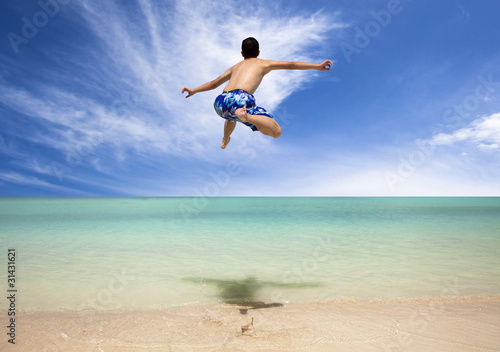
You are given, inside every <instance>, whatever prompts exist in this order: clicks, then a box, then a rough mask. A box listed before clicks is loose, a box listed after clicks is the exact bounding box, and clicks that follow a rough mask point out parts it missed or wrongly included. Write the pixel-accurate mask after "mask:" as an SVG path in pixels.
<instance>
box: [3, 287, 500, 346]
mask: <svg viewBox="0 0 500 352" xmlns="http://www.w3.org/2000/svg"><path fill="white" fill-rule="evenodd" d="M2 313H3V314H2V315H3V316H4V317H7V314H6V312H5V311H4V312H2ZM252 320H253V324H252ZM499 328H500V297H490V298H454V299H445V300H442V299H427V300H425V299H422V300H414V301H387V300H386V301H379V302H316V303H290V304H284V305H279V304H267V305H266V304H253V305H250V306H242V305H231V304H215V305H209V306H184V307H176V308H171V309H164V310H125V311H81V312H72V311H63V312H20V313H18V314H17V319H16V340H15V341H16V344H15V346H13V345H12V344H10V343H8V342H7V339H8V335H6V334H2V336H3V338H2V341H1V344H0V346H1V350H2V351H5V350H7V351H10V350H12V351H14V350H15V351H30V352H36V351H68V352H70V351H75V352H76V351H104V352H111V351H120V352H123V351H148V352H152V351H207V352H208V351H310V352H323V351H499V350H500V334H499V333H498V331H499Z"/></svg>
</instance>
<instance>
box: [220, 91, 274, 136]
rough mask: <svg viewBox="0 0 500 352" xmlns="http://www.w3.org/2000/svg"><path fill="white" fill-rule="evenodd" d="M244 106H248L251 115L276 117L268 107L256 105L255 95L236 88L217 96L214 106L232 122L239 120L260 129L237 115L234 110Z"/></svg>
mask: <svg viewBox="0 0 500 352" xmlns="http://www.w3.org/2000/svg"><path fill="white" fill-rule="evenodd" d="M242 107H246V108H247V113H248V114H250V115H264V116H267V117H270V118H272V119H273V118H274V117H273V115H271V114H270V113H268V112H267V111H266V109H264V108H261V107H260V106H257V105H255V98H254V96H253V95H252V94H249V93H247V92H245V91H244V90H241V89H236V90H232V91H229V92H223V93H222V94H221V95H219V96H218V97H217V98H215V102H214V108H215V111H216V112H217V114H218V115H219V116H220V117H222V118H224V119H226V120H229V121H231V122H236V121H239V122H241V123H243V124H245V125H247V126H248V127H250V128H251V129H252V130H253V131H258V129H257V127H255V125H252V124H251V123H249V122H243V121H241V120H240V119H239V118H238V117H237V116H236V115H235V113H234V112H235V111H236V110H237V109H239V108H242Z"/></svg>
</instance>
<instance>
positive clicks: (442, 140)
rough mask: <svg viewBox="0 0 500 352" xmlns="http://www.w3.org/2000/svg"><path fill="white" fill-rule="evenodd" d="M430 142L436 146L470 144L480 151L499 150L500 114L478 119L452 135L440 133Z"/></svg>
mask: <svg viewBox="0 0 500 352" xmlns="http://www.w3.org/2000/svg"><path fill="white" fill-rule="evenodd" d="M430 142H431V143H433V144H434V145H436V146H443V145H455V144H457V143H461V142H470V143H473V144H474V145H475V147H476V148H478V149H480V150H489V151H491V150H497V149H498V146H499V144H500V113H496V114H492V115H489V116H484V117H481V118H478V119H476V120H474V121H472V122H471V123H470V124H469V125H468V126H466V127H463V128H460V129H457V130H455V131H453V132H451V133H438V134H436V135H434V136H433V137H432V138H431V140H430Z"/></svg>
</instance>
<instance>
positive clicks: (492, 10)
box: [0, 0, 500, 197]
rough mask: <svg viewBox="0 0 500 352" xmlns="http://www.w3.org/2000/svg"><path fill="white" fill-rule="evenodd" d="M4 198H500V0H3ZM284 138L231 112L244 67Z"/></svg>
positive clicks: (0, 177)
mask: <svg viewBox="0 0 500 352" xmlns="http://www.w3.org/2000/svg"><path fill="white" fill-rule="evenodd" d="M0 7H1V11H0V13H1V15H0V16H1V21H0V28H1V30H0V32H1V34H2V39H1V41H0V46H1V50H0V63H1V65H0V195H1V196H198V197H210V196H308V195H310V196H404V195H409V196H439V195H443V196H451V195H464V196H469V195H481V196H483V195H484V196H500V45H499V44H500V24H499V22H498V18H497V17H498V13H500V3H499V2H498V1H487V0H479V1H477V0H476V1H472V0H453V1H452V0H438V1H415V0H413V1H410V0H401V1H398V0H389V1H378V0H364V1H361V0H359V1H347V0H342V1H340V0H338V1H335V0H308V1H302V0H293V1H282V2H279V1H273V2H269V1H252V2H248V3H245V4H244V5H243V2H241V1H220V0H218V1H203V2H201V1H187V0H186V1H155V0H139V1H124V0H121V1H106V2H103V1H97V0H96V1H93V0H64V1H63V0H41V1H26V0H20V1H4V2H2V4H1V5H0ZM248 36H254V37H256V38H257V39H258V40H259V42H260V46H261V56H260V57H261V58H264V59H276V60H288V61H312V62H318V63H319V62H321V61H323V60H325V59H332V60H334V62H335V63H334V67H333V69H332V70H331V71H329V72H319V71H275V72H271V73H270V74H268V75H267V76H266V77H265V79H264V81H263V83H262V85H261V86H260V88H259V89H258V90H257V92H256V93H255V97H256V100H257V103H258V105H260V106H263V107H265V108H266V109H267V110H269V111H270V112H272V113H273V114H274V115H275V116H276V118H277V120H278V122H279V123H280V124H281V125H282V128H283V134H282V136H281V137H280V138H278V139H272V138H270V137H265V136H262V135H261V134H260V133H257V132H256V133H253V132H252V131H251V130H250V129H249V128H247V127H246V126H244V125H241V124H239V125H238V126H237V128H236V130H235V132H234V134H233V137H232V140H231V143H230V144H229V146H228V148H227V149H226V150H221V149H220V140H221V137H222V129H223V122H224V121H223V120H222V119H221V118H219V117H218V116H217V115H216V113H215V112H214V109H213V107H212V105H213V100H214V99H215V97H216V96H217V95H218V94H219V93H220V91H222V88H223V86H221V87H219V88H218V89H216V90H214V91H210V92H205V93H200V94H197V95H195V96H193V97H191V98H189V99H185V98H184V97H183V95H182V94H181V89H182V88H183V87H184V86H187V87H190V88H194V87H196V86H198V85H200V84H202V83H205V82H207V81H210V80H212V79H213V78H215V77H217V76H218V75H220V74H221V73H222V72H224V70H225V69H226V68H227V67H229V66H232V65H233V64H235V63H237V62H238V61H239V60H240V59H241V56H240V54H239V51H240V45H241V41H242V40H243V39H244V38H246V37H248Z"/></svg>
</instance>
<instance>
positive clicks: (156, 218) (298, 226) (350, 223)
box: [0, 198, 500, 311]
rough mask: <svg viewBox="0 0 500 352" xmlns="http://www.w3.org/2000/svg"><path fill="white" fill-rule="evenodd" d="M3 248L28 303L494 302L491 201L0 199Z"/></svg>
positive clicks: (21, 299)
mask: <svg viewBox="0 0 500 352" xmlns="http://www.w3.org/2000/svg"><path fill="white" fill-rule="evenodd" d="M8 249H14V250H15V252H16V264H15V265H16V271H15V279H16V289H17V290H18V292H17V294H18V301H17V307H18V309H21V310H25V311H28V310H59V309H67V310H84V309H97V310H109V309H129V308H131V309H140V308H142V309H149V308H154V309H156V308H168V307H173V306H178V305H188V304H208V303H213V302H219V301H225V302H230V303H234V302H238V301H249V302H264V303H265V304H273V303H285V302H310V301H318V300H338V301H344V300H355V301H357V300H373V299H375V300H379V299H381V300H383V299H398V300H399V299H401V300H407V299H417V298H430V297H442V296H497V295H500V198H0V250H1V252H0V258H3V259H0V266H3V269H1V270H0V282H1V283H2V284H1V285H0V287H4V289H3V291H4V292H6V290H7V251H8ZM2 263H3V264H2ZM7 303H8V302H7V300H2V302H1V303H0V310H3V309H7Z"/></svg>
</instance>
